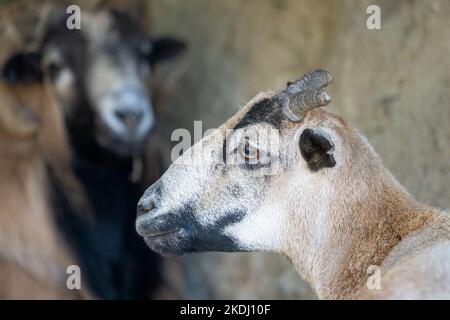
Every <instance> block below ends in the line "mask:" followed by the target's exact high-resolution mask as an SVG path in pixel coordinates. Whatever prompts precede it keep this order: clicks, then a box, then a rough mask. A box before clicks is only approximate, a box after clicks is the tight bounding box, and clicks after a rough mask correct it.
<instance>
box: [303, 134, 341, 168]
mask: <svg viewBox="0 0 450 320" xmlns="http://www.w3.org/2000/svg"><path fill="white" fill-rule="evenodd" d="M299 145H300V151H301V154H302V156H303V158H304V159H305V161H306V162H307V163H308V168H309V169H310V170H311V171H314V172H315V171H318V170H320V169H322V168H331V167H334V166H335V165H336V161H335V160H334V157H333V151H334V145H333V141H332V140H331V137H330V135H329V134H327V133H326V132H325V131H323V130H321V129H305V130H304V131H303V132H302V134H301V136H300V142H299Z"/></svg>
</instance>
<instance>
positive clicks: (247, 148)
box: [241, 141, 259, 161]
mask: <svg viewBox="0 0 450 320" xmlns="http://www.w3.org/2000/svg"><path fill="white" fill-rule="evenodd" d="M241 155H242V156H243V157H244V158H245V160H246V161H250V160H254V159H258V158H259V150H258V149H256V148H254V147H252V146H251V145H250V143H249V142H248V141H245V143H244V144H242V146H241Z"/></svg>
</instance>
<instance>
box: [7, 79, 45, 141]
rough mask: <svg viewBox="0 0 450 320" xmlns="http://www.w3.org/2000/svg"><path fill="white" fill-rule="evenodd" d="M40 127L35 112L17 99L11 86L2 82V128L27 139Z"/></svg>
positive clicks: (14, 135) (10, 133) (13, 134)
mask: <svg viewBox="0 0 450 320" xmlns="http://www.w3.org/2000/svg"><path fill="white" fill-rule="evenodd" d="M39 129H40V123H39V120H38V119H37V117H36V116H35V114H34V113H33V112H32V111H31V110H29V109H27V108H26V107H24V106H23V105H22V104H21V103H20V102H19V101H18V100H17V99H15V98H14V97H13V96H12V93H11V92H10V90H9V88H6V87H5V85H3V84H0V130H1V131H3V132H4V133H6V134H7V135H9V136H12V137H15V138H18V139H26V138H31V137H33V136H35V135H36V134H37V133H38V132H39Z"/></svg>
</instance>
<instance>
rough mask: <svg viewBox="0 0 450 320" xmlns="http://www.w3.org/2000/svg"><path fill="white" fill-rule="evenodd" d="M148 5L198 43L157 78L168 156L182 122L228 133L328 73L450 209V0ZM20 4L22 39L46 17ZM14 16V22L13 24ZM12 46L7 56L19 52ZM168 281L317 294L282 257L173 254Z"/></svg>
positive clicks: (205, 290)
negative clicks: (256, 101) (375, 9)
mask: <svg viewBox="0 0 450 320" xmlns="http://www.w3.org/2000/svg"><path fill="white" fill-rule="evenodd" d="M47 2H51V3H52V2H53V3H55V2H58V1H47ZM133 2H135V1H132V0H129V1H125V0H123V1H72V2H71V3H76V4H79V5H80V6H81V8H82V10H83V9H84V8H86V9H89V8H91V7H94V6H98V5H100V6H117V5H118V6H124V3H125V4H126V5H125V6H124V7H127V8H133V5H131V7H130V6H129V3H133ZM140 2H143V3H144V5H143V6H140V7H139V8H140V10H137V13H138V17H137V19H141V20H142V21H141V24H142V25H143V27H144V28H145V30H146V32H147V33H149V34H164V35H172V36H176V37H177V38H179V39H183V41H185V42H186V43H187V50H186V52H185V53H184V54H183V56H182V57H180V58H178V59H176V60H174V61H172V62H170V63H167V64H164V65H161V66H160V67H158V68H156V69H155V70H154V75H153V77H152V87H153V88H154V92H155V94H154V104H155V105H156V109H157V122H158V124H159V128H160V131H159V133H158V134H159V136H158V139H159V142H158V143H162V144H167V145H168V146H169V147H168V148H167V149H165V150H166V151H164V152H166V153H170V144H171V143H172V142H170V134H171V132H172V130H173V129H175V128H187V129H188V130H190V131H193V122H194V121H195V120H202V121H203V129H204V130H206V129H208V128H216V127H218V126H219V125H220V124H222V123H223V122H224V121H225V120H226V119H228V117H230V116H231V115H233V114H234V113H235V112H236V111H237V110H238V109H239V107H240V106H243V105H244V104H245V103H246V102H247V101H248V100H250V99H251V98H252V97H253V96H255V95H256V94H257V93H258V92H260V91H265V90H267V89H279V88H283V87H284V86H285V84H286V82H287V81H288V80H293V79H296V78H297V77H298V76H299V75H301V74H303V73H305V72H308V71H311V70H313V69H316V68H324V69H327V70H328V71H330V72H331V74H332V75H333V76H334V79H335V81H334V83H333V85H332V86H331V87H330V88H329V92H330V94H331V95H332V97H333V102H332V104H331V107H330V108H331V109H332V110H333V111H334V112H336V113H337V114H339V115H341V116H343V117H345V118H346V119H347V120H348V121H349V122H350V123H352V124H353V125H354V126H355V127H357V128H359V129H360V131H361V133H362V134H364V135H365V136H366V137H367V138H368V140H369V142H370V143H371V144H372V145H373V146H374V148H375V150H377V152H378V153H379V154H380V155H381V157H382V158H383V160H384V163H385V165H386V167H387V168H388V169H389V170H391V171H392V172H393V174H394V175H395V176H396V177H397V179H398V180H399V181H400V182H401V183H402V184H403V185H404V186H405V187H406V188H407V189H408V190H409V191H410V192H411V193H412V194H413V195H414V196H416V197H417V198H418V200H420V201H423V202H426V203H428V204H431V205H434V206H437V207H441V208H449V207H450V190H449V186H450V126H449V124H448V122H449V120H450V90H449V87H450V72H449V70H450V19H449V17H450V2H449V1H447V0H430V1H421V0H416V1H414V0H399V1H388V0H386V1H376V0H371V1H359V0H340V1H333V0H322V1H313V0H302V1H301V0H246V1H242V0H226V1H225V0H222V1H208V0H188V1H186V0H147V1H140ZM18 3H24V4H23V6H22V7H21V8H22V9H14V10H16V11H15V15H14V16H12V15H8V16H7V17H6V18H7V19H11V21H12V20H14V22H15V23H16V25H19V29H20V30H21V31H20V32H23V36H21V37H22V39H29V38H32V34H33V32H32V31H33V24H34V23H35V22H36V21H35V20H33V19H31V18H30V16H32V15H33V14H34V12H35V11H38V9H39V7H40V6H41V2H39V3H38V2H36V1H5V0H3V1H0V10H11V7H12V6H16V8H19V5H18ZM371 4H376V5H378V6H379V7H380V8H381V24H382V29H381V30H369V29H368V28H367V27H366V19H367V17H368V16H369V15H368V14H367V13H366V9H367V7H368V6H369V5H371ZM141 5H142V3H141ZM24 8H26V9H24ZM134 8H136V7H134ZM142 8H145V10H143V9H142ZM30 12H31V13H32V14H31V15H30ZM25 13H26V15H25ZM2 17H3V18H2V19H3V21H2V26H3V27H4V28H5V26H7V24H8V21H10V20H5V16H4V15H3V16H2ZM24 17H27V18H24ZM25 41H26V40H25ZM17 46H18V45H17ZM5 50H6V49H1V48H0V57H4V56H6V55H8V54H10V52H6V51H5ZM2 51H3V52H2ZM2 61H3V60H2ZM0 156H3V155H0ZM166 156H168V154H166ZM0 183H1V182H0ZM0 214H1V212H0ZM0 243H1V242H0ZM163 278H164V281H165V283H166V285H167V287H168V288H169V289H167V290H165V291H164V290H163V291H162V293H161V295H160V297H161V298H173V297H179V298H193V299H201V298H206V299H208V298H209V299H311V298H315V296H314V293H313V291H312V290H311V288H310V287H309V286H308V285H307V284H306V283H304V282H303V281H302V279H300V278H299V276H298V275H297V273H296V271H295V270H294V268H293V266H291V265H290V263H289V262H288V261H287V260H286V259H285V258H284V257H281V256H278V255H271V254H262V253H255V254H247V253H245V254H224V253H204V254H195V255H190V256H184V257H179V258H171V259H164V261H163Z"/></svg>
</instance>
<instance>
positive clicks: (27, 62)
mask: <svg viewBox="0 0 450 320" xmlns="http://www.w3.org/2000/svg"><path fill="white" fill-rule="evenodd" d="M2 78H3V80H4V81H6V82H7V83H9V84H18V83H21V84H31V83H36V82H41V81H42V70H41V54H40V53H38V52H20V53H16V54H14V55H12V56H11V57H10V58H9V59H7V60H6V62H5V64H4V65H3V68H2Z"/></svg>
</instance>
